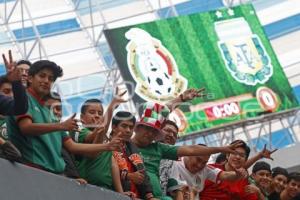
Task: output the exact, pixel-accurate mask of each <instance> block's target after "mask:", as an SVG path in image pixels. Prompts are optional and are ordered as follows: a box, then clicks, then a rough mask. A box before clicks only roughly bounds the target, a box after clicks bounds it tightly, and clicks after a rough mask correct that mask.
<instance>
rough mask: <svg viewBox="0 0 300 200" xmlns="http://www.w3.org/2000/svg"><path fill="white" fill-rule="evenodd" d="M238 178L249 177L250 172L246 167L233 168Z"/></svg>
mask: <svg viewBox="0 0 300 200" xmlns="http://www.w3.org/2000/svg"><path fill="white" fill-rule="evenodd" d="M233 169H234V171H235V174H236V177H237V178H238V179H245V178H247V177H248V172H247V170H246V169H244V168H239V169H235V168H233Z"/></svg>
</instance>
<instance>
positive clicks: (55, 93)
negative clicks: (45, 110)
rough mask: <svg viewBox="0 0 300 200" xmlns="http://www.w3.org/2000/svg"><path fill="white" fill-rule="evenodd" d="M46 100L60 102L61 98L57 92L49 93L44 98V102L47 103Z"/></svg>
mask: <svg viewBox="0 0 300 200" xmlns="http://www.w3.org/2000/svg"><path fill="white" fill-rule="evenodd" d="M48 99H53V100H57V101H60V102H61V97H60V95H59V94H58V93H57V92H50V93H49V94H48V95H46V96H45V97H44V101H47V100H48Z"/></svg>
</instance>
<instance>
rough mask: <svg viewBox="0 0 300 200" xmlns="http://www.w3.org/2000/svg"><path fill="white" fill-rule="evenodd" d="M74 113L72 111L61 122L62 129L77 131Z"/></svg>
mask: <svg viewBox="0 0 300 200" xmlns="http://www.w3.org/2000/svg"><path fill="white" fill-rule="evenodd" d="M75 116H76V113H74V114H73V115H72V116H71V117H70V118H69V119H67V120H66V121H64V122H61V123H60V125H61V127H62V130H64V131H78V125H77V122H78V120H77V119H75Z"/></svg>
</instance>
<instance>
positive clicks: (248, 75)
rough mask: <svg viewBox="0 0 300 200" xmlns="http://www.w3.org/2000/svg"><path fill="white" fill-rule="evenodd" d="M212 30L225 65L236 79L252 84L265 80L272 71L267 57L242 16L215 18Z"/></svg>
mask: <svg viewBox="0 0 300 200" xmlns="http://www.w3.org/2000/svg"><path fill="white" fill-rule="evenodd" d="M215 31H216V33H217V35H218V38H219V41H218V47H219V49H220V52H221V54H222V57H223V60H224V62H225V65H226V67H227V69H228V71H229V72H230V74H231V75H232V77H233V78H234V79H235V80H236V81H238V82H240V83H243V84H246V85H256V84H258V83H260V84H263V83H265V82H267V81H268V80H269V78H270V77H271V76H272V74H273V66H272V64H271V59H270V57H269V55H268V53H267V52H266V50H265V48H264V46H263V44H262V42H261V40H260V38H259V37H258V35H256V34H253V33H252V31H251V29H250V26H249V24H248V23H247V21H246V20H245V19H244V18H242V17H240V18H235V19H229V20H223V21H218V22H216V23H215Z"/></svg>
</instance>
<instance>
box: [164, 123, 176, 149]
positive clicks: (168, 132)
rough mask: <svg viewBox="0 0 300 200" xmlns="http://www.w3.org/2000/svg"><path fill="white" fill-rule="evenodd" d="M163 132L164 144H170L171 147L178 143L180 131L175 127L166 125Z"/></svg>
mask: <svg viewBox="0 0 300 200" xmlns="http://www.w3.org/2000/svg"><path fill="white" fill-rule="evenodd" d="M161 132H162V134H163V137H164V143H166V144H170V145H174V144H175V143H176V140H177V134H178V131H177V129H176V128H175V127H174V126H173V125H171V124H166V125H165V126H164V127H163V128H162V129H161Z"/></svg>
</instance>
